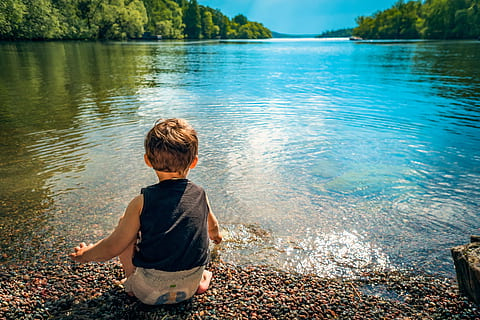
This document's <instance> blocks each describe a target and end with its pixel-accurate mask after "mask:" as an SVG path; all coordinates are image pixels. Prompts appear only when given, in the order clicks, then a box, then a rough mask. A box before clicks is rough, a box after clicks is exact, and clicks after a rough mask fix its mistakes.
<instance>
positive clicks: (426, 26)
mask: <svg viewBox="0 0 480 320" xmlns="http://www.w3.org/2000/svg"><path fill="white" fill-rule="evenodd" d="M479 1H480V0H426V1H424V2H422V1H409V2H404V1H402V0H399V1H398V2H397V3H396V4H395V5H394V6H393V7H392V8H390V9H387V10H384V11H379V12H377V13H375V14H373V15H372V16H367V17H365V16H360V17H358V18H357V19H356V22H357V24H358V26H357V27H356V28H354V29H353V35H355V36H359V37H362V38H364V39H476V38H478V37H479V36H480V5H479Z"/></svg>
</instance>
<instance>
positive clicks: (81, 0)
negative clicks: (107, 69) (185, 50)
mask: <svg viewBox="0 0 480 320" xmlns="http://www.w3.org/2000/svg"><path fill="white" fill-rule="evenodd" d="M144 32H149V33H151V34H153V35H161V36H162V37H163V38H165V39H183V38H188V39H213V38H223V39H231V38H250V39H251V38H270V37H271V36H272V35H271V32H270V30H268V29H267V28H265V27H264V26H263V25H262V24H260V23H257V22H251V21H248V19H247V18H246V17H245V16H243V15H238V16H236V17H235V18H233V19H229V18H228V17H226V16H225V15H223V14H222V12H220V11H219V10H214V9H212V8H209V7H205V6H202V5H199V4H198V2H197V0H189V1H187V0H1V1H0V40H16V39H32V40H44V39H45V40H50V39H128V38H138V37H141V36H142V34H143V33H144Z"/></svg>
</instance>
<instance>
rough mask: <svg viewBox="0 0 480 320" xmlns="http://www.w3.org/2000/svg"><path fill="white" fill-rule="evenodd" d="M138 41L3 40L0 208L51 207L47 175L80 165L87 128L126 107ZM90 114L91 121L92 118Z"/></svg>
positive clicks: (10, 211) (1, 211) (9, 211)
mask: <svg viewBox="0 0 480 320" xmlns="http://www.w3.org/2000/svg"><path fill="white" fill-rule="evenodd" d="M138 50H139V48H138V47H135V48H133V47H131V46H128V45H122V44H108V43H79V42H68V43H63V42H47V43H45V42H39V43H26V42H25V43H24V42H19V43H3V44H1V45H0V51H1V52H2V54H1V56H2V59H0V70H2V72H1V73H0V123H1V126H0V143H1V145H2V153H1V154H0V181H1V184H2V190H1V193H0V201H1V206H0V216H5V217H8V216H12V217H15V216H20V215H23V216H24V215H28V212H31V213H33V212H35V211H36V210H44V209H46V208H47V207H48V205H45V204H49V203H50V202H49V197H50V194H49V193H50V190H49V189H50V186H48V185H47V180H48V179H50V178H52V177H53V176H54V175H55V174H57V173H62V172H63V173H65V172H70V171H81V170H83V168H84V166H85V164H86V162H87V161H88V158H87V157H86V155H85V152H84V151H85V149H86V148H88V147H89V146H90V145H92V144H94V143H95V142H90V141H88V137H87V133H88V130H90V131H94V130H101V129H102V125H108V120H107V119H108V118H109V117H113V116H115V117H116V118H118V117H122V114H123V113H124V112H118V109H119V108H124V109H125V108H131V106H130V105H127V104H126V103H118V102H117V101H116V100H115V99H114V98H113V97H117V96H125V97H127V98H128V97H131V96H133V95H134V93H135V91H136V88H137V85H138V83H139V82H140V81H141V79H140V78H139V75H141V74H142V70H141V68H139V64H140V65H143V62H142V61H141V59H140V57H141V54H142V52H138ZM93 119H94V121H93Z"/></svg>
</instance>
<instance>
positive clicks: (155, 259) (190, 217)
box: [133, 179, 209, 272]
mask: <svg viewBox="0 0 480 320" xmlns="http://www.w3.org/2000/svg"><path fill="white" fill-rule="evenodd" d="M142 194H143V210H142V213H141V215H140V235H139V238H140V239H139V243H138V244H137V249H138V250H137V251H136V252H135V254H134V257H133V264H134V265H135V266H137V267H142V268H148V269H157V270H162V271H171V272H173V271H182V270H188V269H192V268H194V267H198V266H202V265H205V264H207V260H208V256H209V249H208V244H209V241H208V226H207V218H208V212H209V208H208V204H207V198H206V195H205V191H204V190H203V189H202V188H201V187H199V186H197V185H195V184H194V183H192V182H191V181H189V180H187V179H178V180H165V181H162V182H160V183H158V184H155V185H152V186H149V187H147V188H143V189H142Z"/></svg>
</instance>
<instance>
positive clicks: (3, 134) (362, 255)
mask: <svg viewBox="0 0 480 320" xmlns="http://www.w3.org/2000/svg"><path fill="white" fill-rule="evenodd" d="M0 57H1V59H0V124H1V127H0V139H1V140H0V141H1V145H2V152H1V154H0V179H1V180H0V181H1V186H2V189H1V192H0V204H1V207H0V226H1V227H2V229H3V231H4V232H3V235H0V237H1V238H2V239H1V242H0V243H1V244H2V252H7V253H8V256H9V257H12V256H14V257H20V258H21V257H22V253H15V252H10V251H9V248H11V247H12V246H14V244H15V245H19V244H20V245H23V246H24V247H26V248H27V247H28V248H30V247H31V244H32V243H33V241H34V240H32V239H34V238H35V239H37V240H35V245H36V246H39V247H40V248H45V247H48V246H57V245H58V246H63V245H65V246H70V243H69V242H70V241H77V240H91V241H95V240H96V239H99V238H100V237H102V236H105V235H106V234H108V232H109V231H110V230H111V229H112V228H113V227H114V226H115V224H116V221H117V219H118V217H119V216H120V215H121V214H122V212H123V210H124V208H125V206H126V205H127V204H128V202H129V200H130V199H131V198H132V197H133V196H134V195H136V194H137V193H138V192H139V190H140V188H141V187H142V186H145V185H147V184H152V183H155V179H154V174H153V173H152V172H151V171H150V170H149V169H148V168H147V167H146V166H145V165H144V164H143V162H142V161H143V160H142V159H143V150H142V142H143V137H144V135H145V133H146V132H147V131H148V129H149V128H150V126H151V125H152V124H153V122H154V121H155V119H157V118H160V117H183V118H186V119H187V120H189V121H190V122H191V123H192V124H193V125H194V127H195V128H196V129H197V131H198V132H199V135H200V163H199V165H198V166H197V168H195V169H194V170H193V171H192V172H191V174H190V176H189V177H190V178H191V179H192V180H194V181H195V182H197V183H198V184H200V185H202V186H204V187H205V189H206V190H207V192H208V194H209V198H210V201H211V203H212V206H213V208H214V211H215V213H216V215H217V216H218V218H219V220H220V222H221V223H222V226H223V228H224V233H225V242H224V244H223V245H222V246H221V248H220V255H221V257H222V258H223V259H224V260H226V261H229V262H234V263H240V264H243V263H262V264H264V263H266V264H271V265H274V266H277V267H280V268H284V269H287V270H296V271H300V272H314V273H317V274H320V275H327V276H336V275H354V274H357V273H358V272H360V271H362V270H372V269H377V268H380V269H383V268H413V269H415V270H419V271H425V272H430V273H439V274H441V275H445V276H453V274H454V270H453V266H452V262H451V258H450V252H449V249H450V248H451V247H452V246H455V245H459V244H463V243H465V242H467V241H468V239H469V235H470V234H475V233H478V232H479V229H478V228H479V225H480V224H479V222H480V212H479V203H480V191H479V190H480V147H479V146H480V129H479V128H480V122H479V120H480V109H479V108H480V105H479V104H480V103H479V101H480V100H479V99H480V65H479V64H478V61H480V42H478V41H471V42H465V41H464V42H453V41H452V42H433V41H432V42H411V43H354V42H349V41H345V40H330V41H324V40H323V41H322V40H312V39H308V40H295V41H285V40H283V41H282V40H268V41H240V42H239V41H230V42H228V41H227V42H218V41H213V42H195V43H188V42H152V43H144V42H125V43H90V42H86V43H84V42H49V43H42V42H35V43H30V42H28V43H0ZM7 229H8V231H9V232H5V230H7ZM38 238H41V239H38ZM49 238H53V239H55V240H52V241H47V240H45V239H49ZM26 250H27V249H26ZM40 250H41V249H40ZM23 254H24V255H25V253H23Z"/></svg>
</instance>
